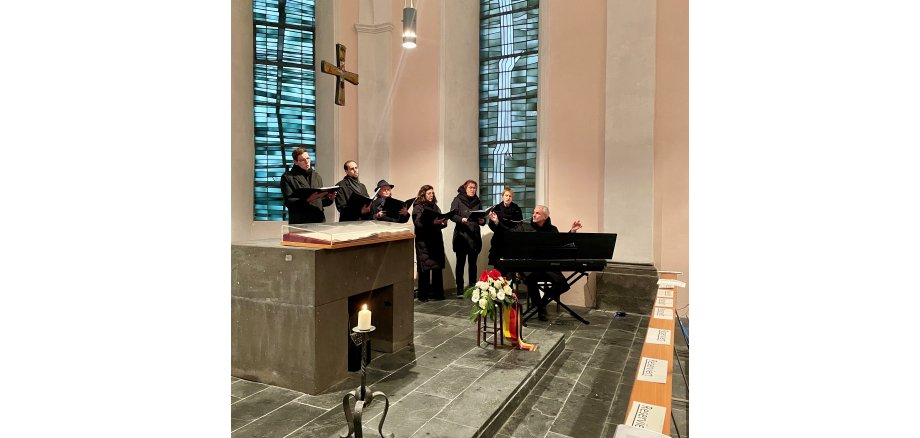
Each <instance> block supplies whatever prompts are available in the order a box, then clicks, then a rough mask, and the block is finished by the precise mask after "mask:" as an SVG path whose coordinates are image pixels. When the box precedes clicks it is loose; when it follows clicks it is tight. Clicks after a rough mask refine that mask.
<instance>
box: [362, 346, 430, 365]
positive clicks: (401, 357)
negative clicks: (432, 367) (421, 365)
mask: <svg viewBox="0 0 920 438" xmlns="http://www.w3.org/2000/svg"><path fill="white" fill-rule="evenodd" d="M428 351H431V347H428V346H425V345H413V344H410V345H407V346H405V347H403V348H401V349H399V350H398V351H394V352H392V353H388V354H383V355H380V357H376V358H373V359H371V362H370V363H369V364H367V368H368V369H377V370H382V371H389V372H393V371H396V370H398V369H400V368H402V367H404V366H406V365H408V364H409V363H410V362H412V361H414V360H416V359H417V358H418V357H419V356H421V355H423V354H425V353H427V352H428Z"/></svg>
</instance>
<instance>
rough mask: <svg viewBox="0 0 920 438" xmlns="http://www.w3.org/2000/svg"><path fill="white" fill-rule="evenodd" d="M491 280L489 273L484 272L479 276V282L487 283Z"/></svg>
mask: <svg viewBox="0 0 920 438" xmlns="http://www.w3.org/2000/svg"><path fill="white" fill-rule="evenodd" d="M488 279H489V271H482V274H481V275H480V276H479V281H487V280H488Z"/></svg>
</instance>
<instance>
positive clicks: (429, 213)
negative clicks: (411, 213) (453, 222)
mask: <svg viewBox="0 0 920 438" xmlns="http://www.w3.org/2000/svg"><path fill="white" fill-rule="evenodd" d="M455 214H457V210H451V211H448V212H447V213H441V214H438V213H435V212H434V210H425V211H423V212H422V222H425V223H431V222H434V221H435V219H450V218H451V216H453V215H455Z"/></svg>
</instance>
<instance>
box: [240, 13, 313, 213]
mask: <svg viewBox="0 0 920 438" xmlns="http://www.w3.org/2000/svg"><path fill="white" fill-rule="evenodd" d="M252 22H253V27H254V32H253V34H254V37H255V41H254V43H255V44H254V47H255V56H254V58H255V59H254V62H253V76H254V80H253V89H254V109H253V111H254V116H255V117H254V118H255V180H254V193H253V195H254V201H255V202H254V208H253V217H254V219H255V220H266V221H277V220H284V219H286V218H287V217H286V212H285V210H284V205H283V202H282V197H281V189H280V188H279V181H280V179H281V175H282V174H283V173H284V171H285V169H286V168H288V167H290V165H291V162H292V159H291V152H292V151H293V150H294V149H296V148H298V147H303V148H304V149H306V150H307V151H308V152H309V154H310V158H311V159H313V160H314V161H315V160H316V86H315V78H314V71H313V41H314V37H315V35H314V33H315V9H314V1H313V0H253V2H252Z"/></svg>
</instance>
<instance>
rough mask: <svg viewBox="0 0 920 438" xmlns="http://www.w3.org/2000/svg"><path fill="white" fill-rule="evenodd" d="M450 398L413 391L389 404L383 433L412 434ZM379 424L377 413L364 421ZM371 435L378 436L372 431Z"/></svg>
mask: <svg viewBox="0 0 920 438" xmlns="http://www.w3.org/2000/svg"><path fill="white" fill-rule="evenodd" d="M374 403H376V401H374ZM448 403H450V400H448V399H444V398H441V397H436V396H433V395H428V394H422V393H419V392H413V393H410V394H409V395H407V396H405V397H403V398H402V399H401V400H399V401H398V402H397V403H395V404H392V405H390V410H389V411H388V412H387V418H386V420H385V421H384V423H383V432H384V433H393V434H395V436H397V437H408V436H412V434H414V433H415V432H416V431H418V430H419V429H420V428H421V427H422V426H424V425H425V423H427V422H428V420H430V419H432V418H434V416H435V415H437V413H438V412H439V411H441V409H443V408H444V407H445V406H447V404H448ZM379 424H380V415H379V414H377V415H375V416H374V417H373V418H371V419H370V421H369V422H366V423H365V426H370V427H371V428H377V427H378V425H379ZM365 436H371V437H377V436H379V433H377V432H376V431H374V432H373V433H372V434H370V435H365Z"/></svg>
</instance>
